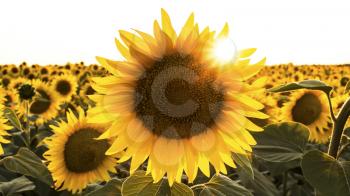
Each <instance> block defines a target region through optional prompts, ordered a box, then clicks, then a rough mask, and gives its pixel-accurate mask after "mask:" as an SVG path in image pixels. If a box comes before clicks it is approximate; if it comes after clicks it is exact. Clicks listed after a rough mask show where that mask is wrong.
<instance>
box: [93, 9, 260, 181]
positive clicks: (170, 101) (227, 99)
mask: <svg viewBox="0 0 350 196" xmlns="http://www.w3.org/2000/svg"><path fill="white" fill-rule="evenodd" d="M161 15H162V28H161V27H160V25H159V24H158V22H157V21H155V22H154V37H153V36H152V35H149V34H147V33H144V32H141V31H138V30H136V32H137V34H138V35H136V34H133V33H130V32H127V31H120V37H121V39H122V40H123V42H124V44H125V45H124V44H122V43H121V42H120V41H119V40H116V45H117V48H118V49H119V51H120V53H121V54H122V55H123V56H124V57H125V58H126V60H125V61H112V60H108V59H105V58H101V57H97V60H98V61H99V62H100V64H101V65H102V66H104V67H105V68H106V69H107V70H108V71H109V72H110V73H112V74H113V75H111V76H107V77H104V78H96V79H95V82H96V84H95V85H93V87H94V89H95V90H96V91H97V93H98V95H92V96H90V98H91V99H92V100H94V101H95V102H96V103H97V107H95V108H92V110H91V113H90V115H91V119H90V121H91V122H95V123H107V122H108V123H109V122H111V123H113V124H112V126H111V127H110V128H109V129H108V130H107V131H106V132H104V134H103V135H102V136H101V137H100V139H105V138H110V137H116V139H115V141H114V142H113V145H112V146H111V147H110V148H109V150H108V151H107V152H106V154H107V155H110V154H114V153H117V152H120V151H123V150H125V154H124V155H123V157H122V158H121V160H120V162H122V161H126V160H128V159H130V158H131V168H130V171H131V173H132V172H134V171H135V170H136V169H137V168H138V167H139V166H140V165H141V164H142V163H143V162H144V161H145V160H147V159H148V164H147V173H151V174H152V177H153V179H154V181H155V182H157V181H159V180H160V179H162V177H163V176H164V175H165V174H166V175H167V178H168V182H169V184H170V185H172V184H173V183H174V181H180V180H181V174H182V173H183V171H185V173H186V174H187V176H188V178H189V181H190V182H193V180H194V179H195V177H196V175H197V172H198V168H199V169H200V170H201V171H202V172H203V173H204V174H205V175H207V176H209V175H210V169H209V168H210V167H209V166H210V164H211V165H212V166H213V167H214V169H215V171H216V173H219V172H222V173H226V167H225V164H226V165H229V166H231V167H235V164H234V162H233V160H232V158H231V153H232V152H236V153H240V154H243V155H245V154H246V152H247V151H249V152H251V150H252V148H251V145H255V144H256V141H255V140H254V138H253V137H252V136H251V135H250V133H249V132H248V130H250V131H261V130H262V129H261V128H260V127H258V126H256V125H255V124H253V123H252V122H251V121H250V120H248V119H247V118H246V117H252V116H253V117H256V118H266V115H265V114H263V113H261V112H259V111H258V110H261V109H262V108H263V107H264V106H263V105H262V104H261V103H259V102H257V101H256V100H254V99H252V98H250V97H249V96H248V95H247V94H246V93H247V92H250V91H253V90H256V89H255V88H253V87H251V86H250V85H249V84H248V83H246V82H244V81H245V80H247V79H249V78H250V77H251V76H254V75H255V74H256V73H258V72H259V70H260V69H261V68H262V67H263V66H264V62H265V59H263V60H262V61H260V62H258V63H256V64H249V59H248V57H249V56H250V55H252V54H253V53H254V52H255V49H246V50H242V51H240V52H239V53H238V56H237V58H236V60H235V61H233V60H232V61H229V62H222V61H221V60H220V61H218V60H217V59H212V53H211V51H212V46H213V45H215V43H216V41H218V40H221V39H225V38H227V36H228V25H227V24H226V25H225V26H224V28H223V30H222V31H221V33H220V34H219V35H218V36H216V37H215V33H214V32H212V31H210V30H209V28H208V27H207V28H205V29H204V30H203V31H201V32H200V31H199V28H198V25H197V24H195V22H194V15H193V14H191V15H190V17H189V18H188V20H187V22H186V24H185V25H184V27H183V28H182V30H181V32H180V33H179V34H178V35H177V34H176V32H175V30H174V29H173V27H172V24H171V21H170V18H169V16H168V14H167V13H166V12H165V11H164V10H162V11H161ZM232 52H233V51H232ZM209 163H210V164H209Z"/></svg>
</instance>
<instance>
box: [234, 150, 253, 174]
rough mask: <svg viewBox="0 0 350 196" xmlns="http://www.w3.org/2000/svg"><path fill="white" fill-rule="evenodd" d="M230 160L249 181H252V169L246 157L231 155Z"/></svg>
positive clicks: (236, 154)
mask: <svg viewBox="0 0 350 196" xmlns="http://www.w3.org/2000/svg"><path fill="white" fill-rule="evenodd" d="M232 159H233V160H235V162H236V163H237V164H238V165H239V166H240V168H241V170H242V171H244V172H245V173H246V174H247V175H248V176H249V177H250V178H251V179H254V172H253V167H252V163H251V161H250V159H249V158H248V156H247V155H243V154H238V153H232Z"/></svg>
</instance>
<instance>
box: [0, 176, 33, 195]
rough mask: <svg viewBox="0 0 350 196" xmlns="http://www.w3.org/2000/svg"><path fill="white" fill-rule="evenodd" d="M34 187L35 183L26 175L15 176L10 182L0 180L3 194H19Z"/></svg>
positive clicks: (0, 189)
mask: <svg viewBox="0 0 350 196" xmlns="http://www.w3.org/2000/svg"><path fill="white" fill-rule="evenodd" d="M34 189H35V185H34V183H33V182H32V181H30V180H28V178H26V177H25V176H21V177H19V178H15V179H13V180H11V181H9V182H0V193H1V195H19V193H22V192H25V191H31V190H34Z"/></svg>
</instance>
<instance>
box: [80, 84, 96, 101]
mask: <svg viewBox="0 0 350 196" xmlns="http://www.w3.org/2000/svg"><path fill="white" fill-rule="evenodd" d="M95 93H96V91H95V89H94V88H92V86H91V82H89V81H88V82H87V83H85V84H84V86H83V87H82V88H81V89H80V95H82V96H83V97H84V98H86V99H88V97H89V96H90V95H93V94H95Z"/></svg>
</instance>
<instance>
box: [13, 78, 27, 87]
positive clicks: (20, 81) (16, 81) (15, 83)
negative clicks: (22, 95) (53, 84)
mask: <svg viewBox="0 0 350 196" xmlns="http://www.w3.org/2000/svg"><path fill="white" fill-rule="evenodd" d="M27 82H28V80H27V79H26V78H23V77H18V78H16V79H14V80H13V81H12V82H11V84H10V86H9V89H18V88H19V87H20V86H21V85H22V84H25V83H27Z"/></svg>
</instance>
